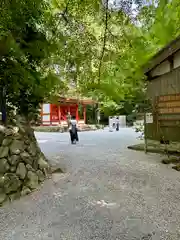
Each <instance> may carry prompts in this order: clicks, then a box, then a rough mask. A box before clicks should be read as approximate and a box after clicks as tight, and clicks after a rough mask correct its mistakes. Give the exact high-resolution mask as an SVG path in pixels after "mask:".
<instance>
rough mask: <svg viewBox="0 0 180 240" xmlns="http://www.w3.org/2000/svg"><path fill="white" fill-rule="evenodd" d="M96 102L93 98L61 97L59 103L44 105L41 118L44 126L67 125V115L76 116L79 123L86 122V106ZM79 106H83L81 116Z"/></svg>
mask: <svg viewBox="0 0 180 240" xmlns="http://www.w3.org/2000/svg"><path fill="white" fill-rule="evenodd" d="M92 104H95V101H93V100H91V99H82V100H78V99H76V98H63V97H61V98H60V100H59V102H58V104H51V103H46V104H43V105H42V109H41V119H42V125H44V126H57V125H67V116H68V113H70V115H71V116H75V117H76V120H77V121H78V123H79V124H85V123H86V106H87V105H92ZM79 106H81V107H82V108H83V116H80V112H79Z"/></svg>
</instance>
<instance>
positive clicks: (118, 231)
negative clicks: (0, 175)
mask: <svg viewBox="0 0 180 240" xmlns="http://www.w3.org/2000/svg"><path fill="white" fill-rule="evenodd" d="M37 138H38V141H39V144H40V145H41V147H42V150H43V151H44V152H45V154H46V155H47V156H48V157H49V159H51V161H54V162H60V164H61V165H62V166H63V168H65V169H66V171H67V173H65V174H62V176H61V178H60V179H53V181H52V180H47V181H46V182H45V183H44V185H43V187H42V188H41V190H40V191H36V192H35V193H33V194H32V195H30V196H27V197H25V198H22V199H21V200H19V201H17V202H14V203H13V204H11V205H10V206H6V207H4V208H1V209H0V239H2V240H25V239H26V240H61V239H62V240H86V239H87V240H90V239H93V240H150V239H151V240H160V239H163V240H179V239H180V173H179V172H176V171H174V170H172V169H171V168H170V167H168V166H165V165H162V164H161V163H160V157H159V156H158V155H147V156H146V155H145V154H144V153H142V152H135V151H132V150H128V149H127V145H129V144H134V143H135V142H136V141H137V140H136V134H135V133H134V132H133V131H132V130H131V129H121V130H120V132H114V133H110V132H108V131H97V132H83V133H80V143H79V144H78V145H70V144H69V136H68V134H67V133H63V134H60V133H38V134H37Z"/></svg>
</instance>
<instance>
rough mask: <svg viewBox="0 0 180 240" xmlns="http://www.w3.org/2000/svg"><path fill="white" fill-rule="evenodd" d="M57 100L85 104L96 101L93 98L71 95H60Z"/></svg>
mask: <svg viewBox="0 0 180 240" xmlns="http://www.w3.org/2000/svg"><path fill="white" fill-rule="evenodd" d="M59 102H61V103H76V104H78V103H80V104H85V105H88V104H94V103H97V102H96V101H95V100H92V99H90V98H80V99H78V98H72V97H60V98H59Z"/></svg>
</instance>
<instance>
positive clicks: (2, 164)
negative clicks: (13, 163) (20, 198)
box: [0, 158, 10, 173]
mask: <svg viewBox="0 0 180 240" xmlns="http://www.w3.org/2000/svg"><path fill="white" fill-rule="evenodd" d="M9 168H10V166H9V163H8V160H7V159H6V158H1V159H0V173H6V172H7V171H8V170H9Z"/></svg>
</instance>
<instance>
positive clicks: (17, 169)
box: [0, 117, 49, 205]
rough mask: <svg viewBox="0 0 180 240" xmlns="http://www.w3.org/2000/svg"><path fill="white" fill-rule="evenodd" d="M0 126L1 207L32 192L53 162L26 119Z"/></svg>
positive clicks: (17, 119)
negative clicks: (45, 154) (39, 143)
mask: <svg viewBox="0 0 180 240" xmlns="http://www.w3.org/2000/svg"><path fill="white" fill-rule="evenodd" d="M12 122H13V124H12V123H11V124H9V125H7V126H6V127H5V126H2V125H1V126H0V205H2V204H3V203H5V202H7V201H12V200H14V199H16V198H19V197H20V196H23V195H26V194H28V193H30V192H31V191H32V190H33V189H35V188H37V187H38V184H39V183H40V182H42V181H43V180H44V179H45V177H46V175H47V172H48V170H49V163H48V161H47V159H46V158H45V156H44V154H43V153H42V152H41V150H40V148H39V146H38V143H37V141H36V138H35V135H34V130H33V129H32V128H31V127H30V126H29V124H28V122H27V121H26V120H25V118H22V117H21V118H20V117H16V120H15V119H14V120H13V121H12Z"/></svg>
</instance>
